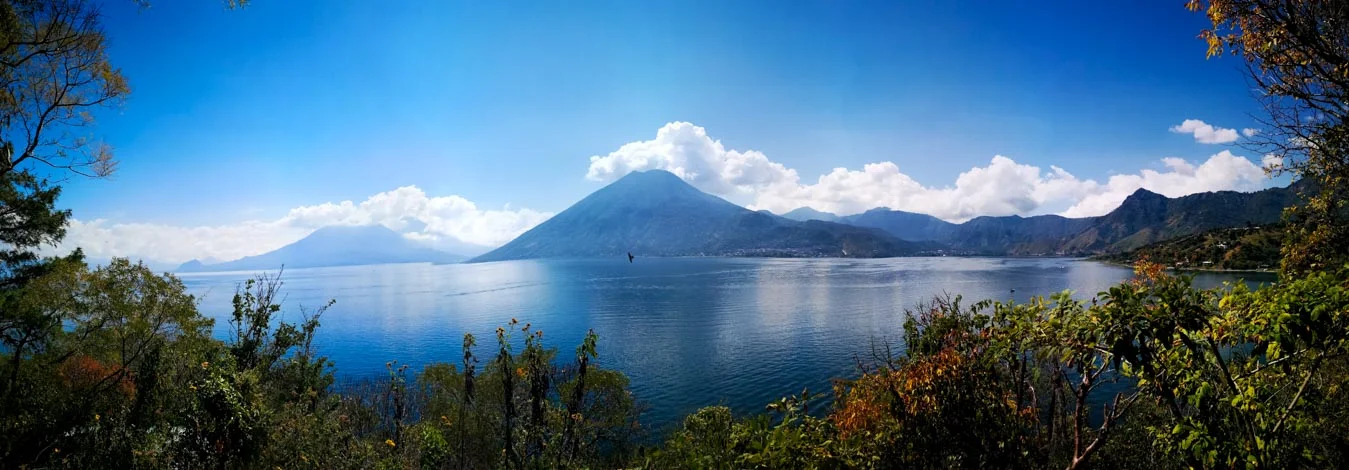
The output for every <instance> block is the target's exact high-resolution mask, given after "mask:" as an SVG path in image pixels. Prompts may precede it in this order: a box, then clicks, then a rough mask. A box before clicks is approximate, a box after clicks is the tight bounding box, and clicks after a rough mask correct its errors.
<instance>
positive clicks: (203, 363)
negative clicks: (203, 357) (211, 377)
mask: <svg viewBox="0 0 1349 470" xmlns="http://www.w3.org/2000/svg"><path fill="white" fill-rule="evenodd" d="M207 367H211V363H210V362H207V361H201V368H202V369H205V368H207Z"/></svg>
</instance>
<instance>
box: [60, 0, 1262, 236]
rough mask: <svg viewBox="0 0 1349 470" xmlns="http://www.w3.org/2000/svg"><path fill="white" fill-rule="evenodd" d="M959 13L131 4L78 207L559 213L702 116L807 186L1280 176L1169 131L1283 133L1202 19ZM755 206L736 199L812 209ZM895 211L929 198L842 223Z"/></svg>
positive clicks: (861, 5)
mask: <svg viewBox="0 0 1349 470" xmlns="http://www.w3.org/2000/svg"><path fill="white" fill-rule="evenodd" d="M901 3H903V5H901ZM955 3H958V2H936V1H932V2H874V3H871V2H800V1H790V2H748V1H745V2H739V1H737V2H712V1H707V2H700V1H694V2H680V3H670V2H626V1H624V2H589V1H588V2H456V1H444V2H441V1H435V2H432V1H408V2H367V1H332V2H318V1H282V0H255V1H254V2H253V4H252V5H250V6H249V7H248V8H246V9H243V10H239V11H225V10H224V8H223V7H222V5H221V4H220V3H217V2H214V1H210V0H205V1H186V2H179V1H160V2H154V5H153V6H152V7H151V8H149V9H146V10H139V9H137V8H136V7H135V6H133V5H131V4H130V2H109V3H108V4H107V5H105V6H104V14H105V15H106V18H105V20H106V29H107V32H108V35H109V37H110V38H111V55H112V59H113V61H114V63H116V64H117V65H119V66H120V67H122V70H123V72H124V74H125V75H126V76H127V78H128V79H129V80H130V82H131V85H132V89H133V92H132V95H131V97H130V99H129V101H128V102H127V103H126V105H125V106H123V107H122V108H121V109H118V110H115V111H112V112H107V113H103V115H102V116H101V118H100V125H99V128H98V130H99V132H100V133H101V134H102V135H103V136H104V138H105V139H106V140H107V141H108V142H109V143H111V144H112V145H113V146H115V147H116V149H117V151H118V155H119V157H120V158H121V160H122V165H121V167H120V168H119V172H118V174H117V175H116V176H115V177H114V178H113V179H110V180H73V181H70V182H68V183H67V185H66V188H67V189H66V193H65V195H64V197H63V199H62V204H63V205H65V206H68V207H70V208H71V209H73V210H74V213H75V217H76V218H79V219H81V220H84V221H90V220H96V219H104V220H106V222H105V223H106V224H118V223H120V224H149V225H163V226H173V227H180V228H181V227H196V226H223V225H231V224H241V223H244V222H246V221H250V220H251V221H274V220H276V219H279V218H282V217H284V216H286V215H287V214H288V211H291V209H293V208H296V207H301V206H313V205H319V204H322V203H325V202H332V203H337V202H340V201H343V200H352V201H355V202H357V203H359V202H360V201H363V200H366V198H368V197H370V196H372V195H375V194H377V193H381V192H386V191H391V190H394V189H395V188H399V187H404V186H409V185H411V186H415V187H416V188H418V189H419V190H420V191H422V192H424V193H425V194H426V195H427V196H428V197H432V198H434V197H447V196H451V195H457V196H460V197H462V198H464V199H466V200H469V201H471V202H472V203H473V204H474V205H476V207H477V208H479V209H483V210H488V209H503V208H510V209H512V210H513V209H519V208H529V209H531V210H535V211H539V212H541V213H544V214H546V213H550V212H556V211H559V210H562V209H564V208H565V207H566V206H567V205H569V204H570V203H572V202H575V201H576V200H578V199H580V198H581V197H584V196H585V195H586V194H588V193H589V192H591V191H593V190H595V189H597V188H598V187H600V186H601V184H602V183H603V182H604V181H607V180H609V179H612V178H613V177H616V176H615V175H608V176H604V175H601V176H600V177H592V178H589V179H588V178H587V174H588V166H589V165H590V161H589V158H590V157H591V156H605V155H609V154H610V153H611V152H616V151H618V150H619V148H620V147H621V146H623V145H624V144H627V143H630V142H639V141H649V140H652V139H655V138H656V134H657V130H658V129H661V128H662V127H664V126H666V125H667V123H672V122H681V121H682V122H688V123H691V124H692V125H694V126H697V127H698V128H699V129H701V130H705V133H706V135H708V136H710V137H709V138H710V139H715V140H719V141H720V142H721V144H723V145H724V147H725V148H726V149H735V150H740V151H748V150H754V151H758V152H761V153H762V154H763V155H766V158H767V159H769V160H771V162H773V163H776V164H780V165H781V166H783V167H785V168H787V169H790V170H793V171H794V172H795V173H796V174H797V175H799V177H800V182H801V184H802V185H808V184H811V183H814V182H815V181H816V179H817V178H818V177H819V176H820V175H823V174H826V173H829V172H830V171H831V170H832V169H834V168H837V167H843V168H847V169H849V170H859V171H860V170H861V169H862V168H863V167H864V165H866V164H868V163H875V162H892V163H893V164H894V165H895V166H896V167H897V168H898V169H899V171H900V172H902V174H903V175H905V176H907V177H909V178H911V179H912V180H913V181H916V182H917V183H918V184H921V185H923V186H926V187H929V188H944V187H949V186H953V185H956V181H957V175H960V174H961V173H962V172H968V171H970V170H971V168H975V167H986V166H990V162H991V159H993V157H994V156H995V155H1003V156H1006V157H1007V158H1009V159H1011V160H1014V161H1015V162H1016V163H1017V164H1021V165H1032V166H1035V167H1038V168H1040V169H1042V170H1043V171H1045V172H1046V173H1048V172H1049V171H1050V166H1051V165H1053V166H1057V167H1061V168H1063V169H1065V170H1066V171H1067V172H1070V173H1071V174H1072V175H1073V176H1074V177H1076V178H1079V179H1092V180H1094V181H1097V182H1100V183H1101V184H1102V185H1105V183H1106V181H1107V180H1108V179H1109V178H1110V176H1111V175H1113V174H1121V173H1122V174H1136V173H1138V172H1139V171H1141V170H1143V169H1154V170H1157V171H1166V169H1167V168H1168V167H1167V166H1166V164H1164V163H1163V162H1162V161H1161V159H1162V158H1165V157H1179V158H1182V159H1185V160H1188V161H1190V162H1192V163H1193V164H1194V165H1199V164H1201V163H1203V162H1204V161H1205V160H1206V159H1208V158H1209V157H1210V156H1211V155H1214V154H1217V153H1219V152H1221V151H1222V150H1231V151H1232V152H1233V153H1235V154H1236V155H1241V156H1247V157H1249V158H1250V159H1251V160H1253V161H1255V163H1256V164H1257V165H1258V164H1259V161H1258V160H1259V156H1256V155H1250V154H1249V152H1243V151H1241V150H1240V149H1239V148H1233V147H1229V146H1223V145H1213V144H1203V143H1199V142H1197V141H1196V138H1195V137H1194V136H1192V135H1190V134H1185V133H1176V132H1169V131H1168V129H1169V128H1171V127H1172V126H1176V125H1179V124H1180V123H1181V122H1182V121H1184V120H1186V119H1199V120H1203V121H1205V122H1206V123H1209V124H1212V125H1214V126H1218V127H1221V128H1228V129H1238V130H1239V129H1242V128H1244V127H1250V126H1252V125H1253V124H1254V121H1253V119H1252V118H1250V117H1249V115H1250V114H1251V113H1256V112H1258V108H1257V107H1256V103H1255V102H1254V100H1253V99H1252V98H1251V94H1250V91H1249V90H1248V87H1247V84H1246V82H1245V80H1244V79H1243V76H1242V73H1241V71H1240V70H1239V67H1240V63H1239V62H1238V61H1236V60H1234V59H1232V58H1223V59H1217V60H1205V59H1204V50H1205V47H1204V44H1203V43H1202V42H1201V41H1199V40H1197V39H1195V35H1196V33H1197V32H1198V31H1199V30H1200V29H1202V27H1203V26H1204V19H1203V18H1202V17H1201V16H1199V15H1195V14H1191V13H1189V12H1187V11H1185V9H1184V8H1183V2H1181V1H1166V2H1138V3H1137V4H1131V5H1129V6H1127V7H1126V6H1124V5H1118V4H1114V5H1104V4H1098V2H1061V3H1060V2H1054V3H1055V4H1053V5H1047V3H1048V2H1045V3H1042V2H979V3H980V4H977V5H969V4H965V5H956V4H955ZM624 158H626V157H624ZM712 158H715V156H714V157H712ZM629 166H632V165H629ZM648 166H649V165H648ZM635 169H641V168H635ZM592 176H594V175H592ZM690 179H691V178H690ZM699 186H700V187H703V188H705V189H706V188H709V187H711V186H707V185H699ZM1144 186H1146V184H1145V185H1144ZM1248 186H1249V185H1248ZM747 188H748V189H747ZM756 188H759V187H757V186H756V187H747V186H736V187H734V188H731V189H727V191H728V193H727V194H723V195H724V196H727V197H728V198H730V199H732V200H736V201H737V202H741V203H745V204H747V205H755V204H757V206H758V207H764V208H770V209H775V208H778V207H785V205H789V204H793V203H792V202H787V201H788V199H782V198H779V199H775V200H773V201H765V200H764V199H762V198H759V199H756V198H755V196H753V195H752V194H749V192H753V191H755V190H757V189H756ZM1241 188H1245V189H1250V188H1249V187H1247V186H1242V187H1241ZM1241 188H1234V189H1241ZM822 190H823V189H821V188H817V190H816V191H815V193H813V194H818V193H819V192H820V191H822ZM784 194H785V193H784ZM793 194H795V196H792V198H794V199H790V200H791V201H806V200H807V199H801V198H802V197H806V196H802V194H805V193H802V192H799V191H798V192H796V193H793ZM784 197H785V196H784ZM737 198H739V200H737ZM886 200H899V201H900V205H903V201H904V200H903V199H895V198H893V197H892V198H890V199H886V198H885V197H879V196H878V197H875V198H861V199H857V200H856V201H854V203H850V204H851V205H846V204H845V205H840V206H837V207H835V209H836V210H843V209H845V208H846V209H852V208H854V206H857V205H859V204H861V205H865V204H868V202H867V201H886ZM1073 202H1074V201H1073V200H1068V201H1066V202H1062V201H1061V202H1060V203H1058V205H1053V204H1046V205H1036V206H1035V207H1033V208H1030V209H1029V210H1027V209H1026V208H1027V207H1029V206H1024V205H1018V206H1016V207H1017V209H1015V210H1014V212H1027V213H1040V212H1056V211H1059V210H1062V209H1065V208H1066V207H1067V206H1068V205H1072V203H1073ZM507 205H509V206H507ZM890 205H894V204H890ZM1051 206H1052V207H1051ZM826 208H827V207H826ZM970 210H972V211H974V212H970V211H969V210H966V211H963V212H961V211H955V212H952V213H951V214H952V215H951V217H949V218H962V217H964V216H965V215H966V213H967V212H968V213H972V214H975V215H979V214H978V213H979V212H980V210H981V209H978V208H975V209H970ZM953 211H954V209H953ZM985 212H987V211H985ZM994 212H996V210H994ZM994 215H1001V214H994ZM294 233H298V232H293V233H289V234H288V235H287V236H289V237H294V236H296V235H294ZM283 238H284V237H283ZM278 243H279V242H278ZM273 248H274V247H273ZM264 251H265V250H264ZM117 254H123V255H125V254H130V253H117ZM142 255H143V254H142Z"/></svg>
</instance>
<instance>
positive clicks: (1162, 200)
mask: <svg viewBox="0 0 1349 470" xmlns="http://www.w3.org/2000/svg"><path fill="white" fill-rule="evenodd" d="M1303 186H1305V184H1303V183H1302V182H1301V181H1298V182H1294V183H1293V184H1291V185H1289V186H1286V187H1275V188H1267V189H1264V190H1260V191H1255V192H1249V193H1243V192H1237V191H1211V192H1204V193H1195V194H1190V195H1186V196H1180V197H1176V198H1169V197H1166V196H1164V195H1161V194H1158V193H1155V192H1152V191H1149V190H1147V189H1142V188H1140V189H1138V190H1136V191H1134V192H1133V193H1132V194H1130V195H1129V196H1128V197H1126V198H1125V199H1124V201H1123V202H1121V203H1120V206H1119V207H1117V208H1115V209H1114V210H1112V211H1110V212H1108V213H1106V214H1104V215H1101V216H1095V217H1080V218H1069V217H1063V216H1059V215H1035V216H1029V217H1022V216H1018V215H1009V216H980V217H975V218H973V219H970V220H967V221H965V222H963V223H959V224H956V223H951V222H947V221H944V220H941V219H938V218H936V217H933V216H931V215H927V214H920V213H915V212H905V211H898V210H891V209H888V208H876V209H871V210H868V211H866V212H863V213H860V214H853V215H849V216H838V215H836V214H831V213H827V212H820V214H823V215H825V216H833V217H837V218H838V220H839V221H840V222H843V223H847V224H852V225H858V226H865V227H872V228H878V229H881V230H885V231H886V232H888V233H890V234H891V235H894V236H896V237H898V238H900V239H903V240H912V241H932V242H937V243H942V244H945V245H947V246H949V247H950V249H951V250H953V251H954V252H958V253H965V254H982V255H1012V256H1049V255H1055V256H1065V255H1098V254H1104V253H1117V252H1123V251H1128V250H1131V249H1134V248H1138V247H1141V246H1143V245H1148V244H1151V243H1156V242H1159V241H1162V240H1166V239H1169V238H1174V237H1179V236H1185V235H1190V234H1194V233H1199V232H1203V231H1206V230H1212V229H1218V228H1226V227H1238V226H1244V225H1247V224H1253V225H1265V224H1271V223H1277V222H1279V221H1280V220H1281V218H1282V214H1283V209H1284V208H1286V207H1289V206H1291V205H1293V204H1295V203H1296V202H1297V200H1298V196H1297V193H1298V191H1300V190H1301V189H1303ZM798 210H799V209H798ZM811 211H812V212H819V211H815V210H814V209H811ZM793 212H796V211H793Z"/></svg>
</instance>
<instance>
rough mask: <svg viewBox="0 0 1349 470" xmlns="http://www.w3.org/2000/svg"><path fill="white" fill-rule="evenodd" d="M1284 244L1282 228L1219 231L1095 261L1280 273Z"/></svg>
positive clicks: (1173, 240)
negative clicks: (1266, 270) (1280, 258)
mask: <svg viewBox="0 0 1349 470" xmlns="http://www.w3.org/2000/svg"><path fill="white" fill-rule="evenodd" d="M1282 241H1283V227H1282V226H1280V225H1265V226H1254V227H1238V228H1219V229H1213V230H1208V231H1204V232H1200V233H1196V234H1192V235H1185V236H1182V237H1177V238H1173V239H1170V240H1166V241H1162V242H1157V243H1153V244H1150V245H1146V246H1143V247H1140V248H1138V249H1135V250H1132V251H1128V252H1124V253H1118V254H1112V255H1105V256H1100V257H1097V258H1095V259H1099V260H1103V261H1110V262H1116V263H1124V264H1132V263H1134V262H1135V261H1138V260H1139V259H1143V258H1146V259H1148V260H1149V261H1152V262H1155V263H1160V264H1163V265H1166V266H1170V267H1174V268H1177V269H1235V270H1263V269H1276V268H1278V266H1279V246H1280V244H1281V243H1282Z"/></svg>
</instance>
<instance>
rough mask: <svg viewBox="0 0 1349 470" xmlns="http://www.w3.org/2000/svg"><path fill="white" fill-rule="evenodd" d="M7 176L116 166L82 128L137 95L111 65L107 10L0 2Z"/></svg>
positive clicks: (0, 156) (67, 1) (66, 3)
mask: <svg viewBox="0 0 1349 470" xmlns="http://www.w3.org/2000/svg"><path fill="white" fill-rule="evenodd" d="M0 84H3V89H2V90H0V140H3V143H2V144H0V176H3V175H5V174H7V173H10V172H15V171H22V170H23V169H24V168H25V164H26V163H33V164H37V165H41V166H45V167H48V168H51V169H56V170H62V171H70V172H74V173H77V174H81V175H88V176H107V175H109V174H111V173H112V171H113V170H114V169H115V168H116V165H117V164H116V161H115V160H113V158H112V149H111V147H109V146H108V145H107V144H104V143H102V142H98V141H96V140H94V139H91V138H90V136H89V135H84V134H83V133H81V132H80V130H82V129H84V128H87V127H89V126H90V125H92V124H93V122H94V116H93V112H94V111H96V110H97V109H99V108H102V107H106V106H111V105H116V104H119V103H120V102H121V101H122V99H123V98H125V97H126V95H127V94H128V93H129V92H130V88H129V87H128V86H127V82H126V79H125V78H124V77H122V73H121V71H120V70H118V69H117V68H115V67H113V66H112V64H111V63H110V62H109V60H108V55H107V47H106V39H105V37H104V34H103V30H102V27H101V25H100V15H99V10H98V8H97V7H96V6H93V5H90V4H89V3H87V2H85V1H84V0H10V1H7V2H4V3H3V4H0Z"/></svg>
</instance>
